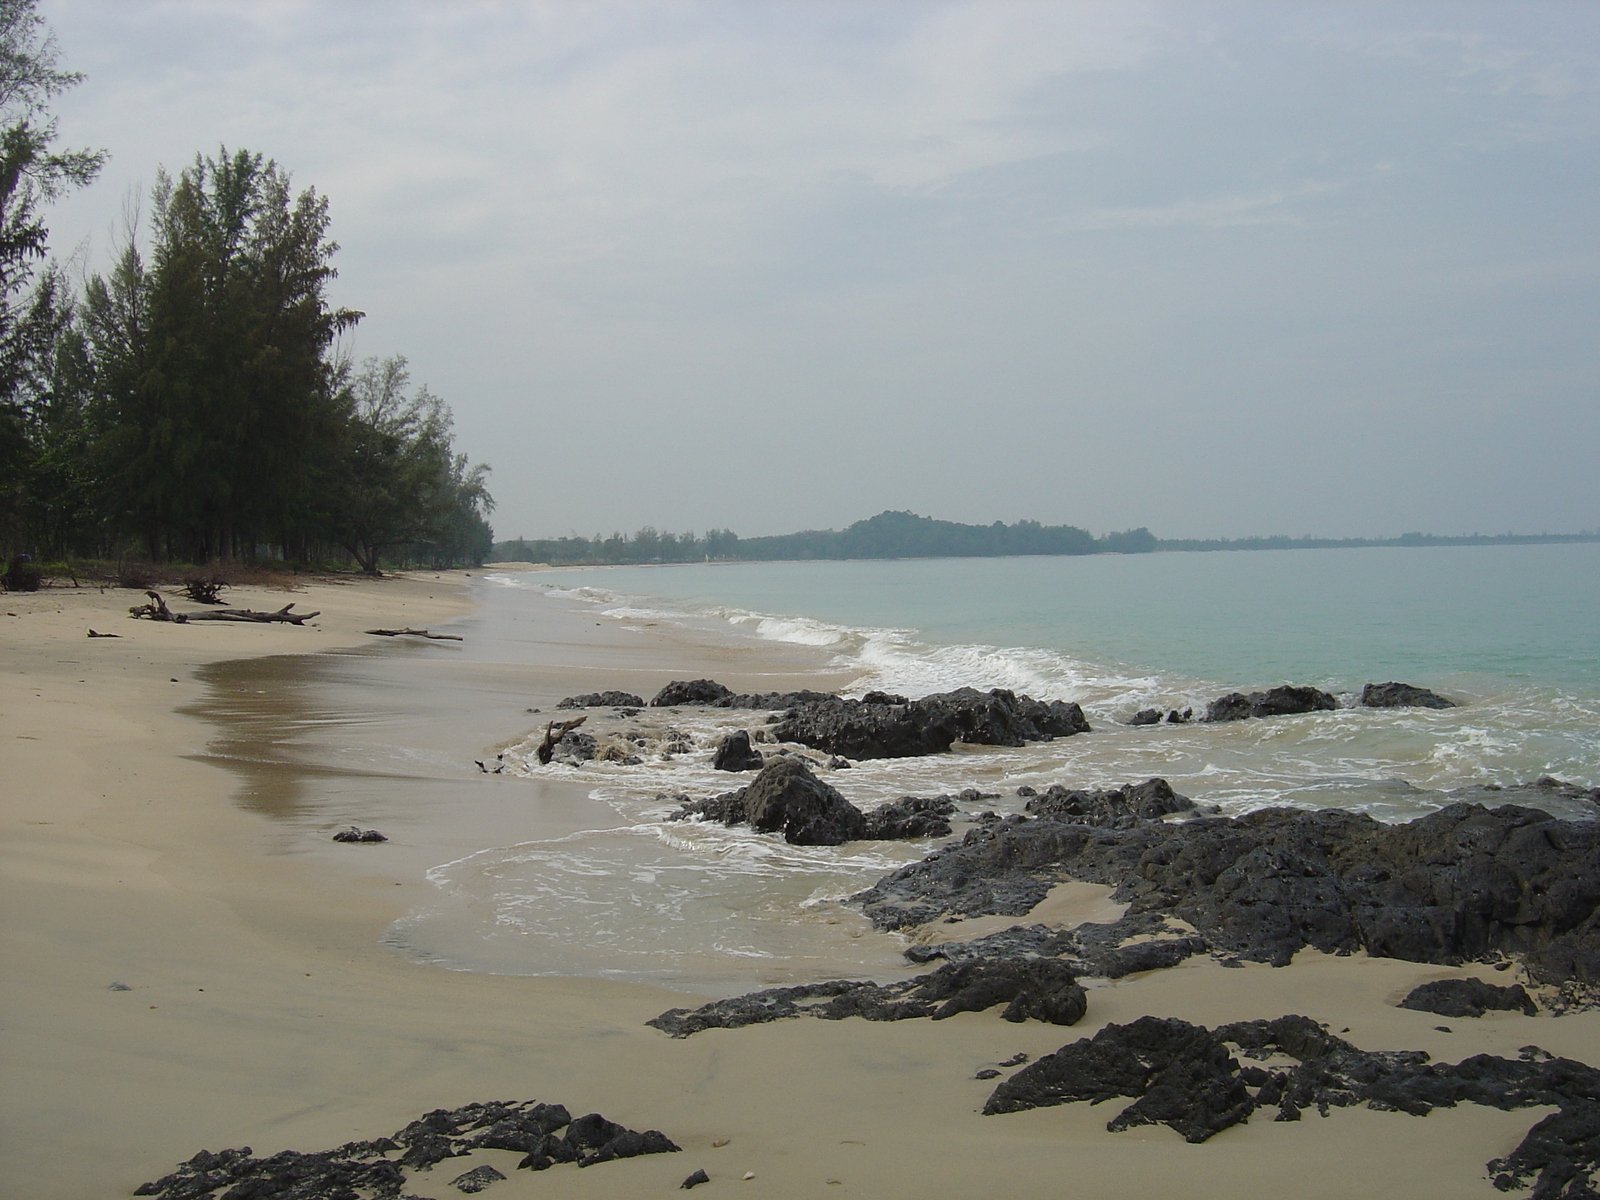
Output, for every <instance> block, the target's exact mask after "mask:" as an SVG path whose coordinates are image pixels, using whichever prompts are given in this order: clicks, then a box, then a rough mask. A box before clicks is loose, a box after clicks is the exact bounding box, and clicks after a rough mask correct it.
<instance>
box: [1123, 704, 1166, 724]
mask: <svg viewBox="0 0 1600 1200" xmlns="http://www.w3.org/2000/svg"><path fill="white" fill-rule="evenodd" d="M1128 724H1129V725H1159V724H1161V710H1160V709H1159V708H1141V709H1140V710H1139V711H1138V712H1136V713H1134V714H1133V716H1131V717H1129V718H1128Z"/></svg>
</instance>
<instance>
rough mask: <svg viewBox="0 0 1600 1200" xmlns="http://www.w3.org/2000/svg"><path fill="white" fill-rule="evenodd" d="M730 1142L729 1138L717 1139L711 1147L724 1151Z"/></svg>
mask: <svg viewBox="0 0 1600 1200" xmlns="http://www.w3.org/2000/svg"><path fill="white" fill-rule="evenodd" d="M728 1140H729V1139H727V1138H717V1139H716V1140H715V1141H713V1142H712V1143H711V1145H712V1146H713V1147H714V1148H716V1149H718V1150H720V1149H722V1147H724V1146H726V1145H727V1144H728Z"/></svg>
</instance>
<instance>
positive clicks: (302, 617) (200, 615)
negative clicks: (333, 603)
mask: <svg viewBox="0 0 1600 1200" xmlns="http://www.w3.org/2000/svg"><path fill="white" fill-rule="evenodd" d="M293 607H294V602H293V601H292V600H291V601H290V602H289V603H288V604H285V605H284V606H283V607H282V608H280V609H276V610H275V611H273V612H256V611H254V610H253V609H249V608H218V609H213V610H212V611H211V612H197V613H185V614H184V616H185V617H186V618H187V619H188V620H190V621H254V622H256V623H258V624H263V625H265V624H270V623H274V622H279V621H281V622H282V623H284V624H285V625H304V624H305V623H306V622H307V621H309V620H311V618H312V617H315V616H318V615H320V614H321V612H322V610H321V609H320V608H319V609H318V610H317V611H316V612H308V613H292V612H290V611H289V610H290V609H291V608H293Z"/></svg>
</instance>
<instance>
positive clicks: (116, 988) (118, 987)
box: [106, 979, 133, 992]
mask: <svg viewBox="0 0 1600 1200" xmlns="http://www.w3.org/2000/svg"><path fill="white" fill-rule="evenodd" d="M106 991H108V992H131V991H133V989H132V988H131V987H129V986H128V985H127V984H125V983H123V982H122V981H121V980H120V979H118V980H113V981H112V982H111V983H110V984H109V985H107V987H106Z"/></svg>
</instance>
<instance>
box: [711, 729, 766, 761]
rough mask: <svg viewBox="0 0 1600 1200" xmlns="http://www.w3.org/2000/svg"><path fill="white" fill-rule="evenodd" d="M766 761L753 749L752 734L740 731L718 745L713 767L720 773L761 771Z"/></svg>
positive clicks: (731, 734)
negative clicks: (751, 743)
mask: <svg viewBox="0 0 1600 1200" xmlns="http://www.w3.org/2000/svg"><path fill="white" fill-rule="evenodd" d="M764 761H765V760H764V759H763V758H762V757H761V751H759V750H755V749H752V748H751V746H750V734H749V733H748V732H747V731H746V730H743V729H740V730H736V731H735V732H733V733H730V734H728V736H727V737H725V738H723V739H722V740H721V741H720V742H718V743H717V755H716V757H715V758H714V759H713V760H712V762H711V765H712V767H713V768H715V769H716V770H718V771H759V770H760V769H761V764H762V763H763V762H764Z"/></svg>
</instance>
